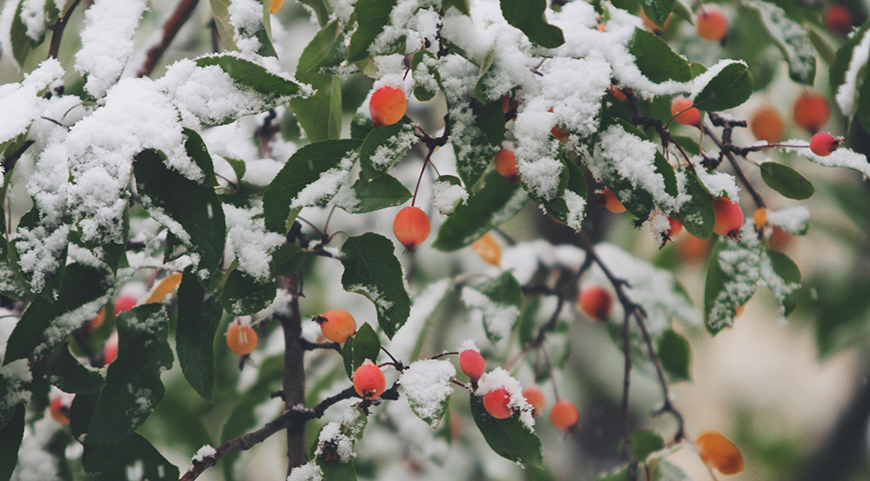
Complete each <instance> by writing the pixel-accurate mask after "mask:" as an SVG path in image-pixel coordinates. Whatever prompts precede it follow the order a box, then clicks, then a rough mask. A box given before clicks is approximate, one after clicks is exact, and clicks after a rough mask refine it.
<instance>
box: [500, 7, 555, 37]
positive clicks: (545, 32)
mask: <svg viewBox="0 0 870 481" xmlns="http://www.w3.org/2000/svg"><path fill="white" fill-rule="evenodd" d="M546 9H547V2H546V0H501V13H502V15H503V16H504V19H505V20H507V22H508V23H509V24H511V25H513V26H514V27H517V28H518V29H520V30H522V31H523V33H524V34H526V36H527V37H529V40H531V41H532V42H535V43H536V44H538V45H540V46H542V47H545V48H556V47H558V46H559V45H562V44H563V43H565V37H564V36H563V35H562V30H561V29H560V28H559V27H554V26H553V25H550V24H548V23H547V20H546V19H545V18H544V10H546Z"/></svg>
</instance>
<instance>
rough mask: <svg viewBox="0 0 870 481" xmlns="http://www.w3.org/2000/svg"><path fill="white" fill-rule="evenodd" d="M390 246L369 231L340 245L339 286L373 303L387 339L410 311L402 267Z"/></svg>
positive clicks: (394, 332) (384, 238)
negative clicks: (342, 268) (340, 267)
mask: <svg viewBox="0 0 870 481" xmlns="http://www.w3.org/2000/svg"><path fill="white" fill-rule="evenodd" d="M394 249H395V248H394V246H393V243H392V242H390V240H389V239H387V238H386V237H384V236H382V235H378V234H374V233H371V232H369V233H366V234H363V235H360V236H354V237H348V239H347V241H345V243H344V244H343V245H342V246H341V264H342V265H343V266H344V273H343V274H342V275H341V285H342V286H343V287H344V290H346V291H348V292H356V293H357V294H362V295H364V296H366V297H367V298H369V300H371V301H372V303H374V305H375V309H376V310H377V311H378V324H379V325H380V326H381V329H383V330H384V333H385V334H386V335H387V337H388V338H390V339H392V338H393V336H394V335H395V334H396V332H397V331H398V330H399V329H400V328H401V327H402V326H403V325H404V324H405V322H406V321H407V320H408V315H409V314H410V312H411V299H410V298H409V297H408V293H407V291H405V283H404V280H403V278H402V266H401V265H400V264H399V260H398V259H396V255H395V254H394V253H393V251H394Z"/></svg>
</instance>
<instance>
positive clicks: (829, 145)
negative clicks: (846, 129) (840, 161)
mask: <svg viewBox="0 0 870 481" xmlns="http://www.w3.org/2000/svg"><path fill="white" fill-rule="evenodd" d="M842 141H843V138H842V137H834V136H833V135H831V134H829V133H827V132H819V133H817V134H816V135H813V138H812V139H810V150H812V151H813V153H814V154H816V155H818V156H820V157H827V156H829V155H831V154H832V153H833V152H834V151H835V150H837V148H839V147H840V143H841V142H842Z"/></svg>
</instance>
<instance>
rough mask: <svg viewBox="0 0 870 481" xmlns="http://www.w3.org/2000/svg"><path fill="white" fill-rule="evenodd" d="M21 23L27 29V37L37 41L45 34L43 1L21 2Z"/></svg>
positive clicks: (30, 0) (27, 0)
mask: <svg viewBox="0 0 870 481" xmlns="http://www.w3.org/2000/svg"><path fill="white" fill-rule="evenodd" d="M21 23H23V24H24V26H25V27H27V36H28V37H30V39H31V40H33V41H34V42H35V41H39V40H40V39H41V38H42V36H43V35H44V34H45V0H24V1H22V2H21Z"/></svg>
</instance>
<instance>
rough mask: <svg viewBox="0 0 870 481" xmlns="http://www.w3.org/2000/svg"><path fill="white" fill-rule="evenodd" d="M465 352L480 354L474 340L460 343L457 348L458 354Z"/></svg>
mask: <svg viewBox="0 0 870 481" xmlns="http://www.w3.org/2000/svg"><path fill="white" fill-rule="evenodd" d="M465 351H474V352H480V349H478V348H477V344H476V343H475V342H474V339H466V340H464V341H462V345H460V346H459V352H465Z"/></svg>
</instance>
